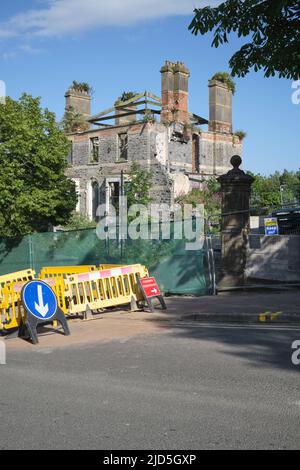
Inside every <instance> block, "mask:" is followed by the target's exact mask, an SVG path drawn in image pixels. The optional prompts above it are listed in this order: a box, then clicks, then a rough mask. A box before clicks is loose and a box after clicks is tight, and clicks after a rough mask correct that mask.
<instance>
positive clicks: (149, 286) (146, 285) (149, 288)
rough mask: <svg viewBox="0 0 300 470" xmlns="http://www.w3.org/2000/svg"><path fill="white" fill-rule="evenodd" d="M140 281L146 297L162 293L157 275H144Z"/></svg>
mask: <svg viewBox="0 0 300 470" xmlns="http://www.w3.org/2000/svg"><path fill="white" fill-rule="evenodd" d="M140 283H141V286H142V289H143V291H144V294H145V297H146V299H149V298H151V297H157V296H158V295H161V293H160V290H159V287H158V285H157V282H156V280H155V277H143V278H141V279H140Z"/></svg>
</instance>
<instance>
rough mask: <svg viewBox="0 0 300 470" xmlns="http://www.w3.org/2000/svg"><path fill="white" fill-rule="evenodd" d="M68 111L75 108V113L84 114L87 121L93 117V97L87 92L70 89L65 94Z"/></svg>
mask: <svg viewBox="0 0 300 470" xmlns="http://www.w3.org/2000/svg"><path fill="white" fill-rule="evenodd" d="M65 98H66V107H65V109H66V111H67V110H68V109H70V108H73V109H74V111H76V112H78V113H80V114H82V115H83V116H84V117H85V118H86V119H87V118H89V117H90V116H91V95H90V93H88V92H86V91H79V90H75V89H74V88H72V87H71V88H69V89H68V90H67V91H66V93H65Z"/></svg>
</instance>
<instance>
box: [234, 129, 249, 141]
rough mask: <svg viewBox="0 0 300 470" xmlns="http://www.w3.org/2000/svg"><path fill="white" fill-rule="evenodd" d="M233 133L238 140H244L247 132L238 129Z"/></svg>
mask: <svg viewBox="0 0 300 470" xmlns="http://www.w3.org/2000/svg"><path fill="white" fill-rule="evenodd" d="M233 135H236V136H237V137H238V138H239V139H240V140H244V139H245V137H247V132H245V131H242V130H238V131H235V132H234V134H233Z"/></svg>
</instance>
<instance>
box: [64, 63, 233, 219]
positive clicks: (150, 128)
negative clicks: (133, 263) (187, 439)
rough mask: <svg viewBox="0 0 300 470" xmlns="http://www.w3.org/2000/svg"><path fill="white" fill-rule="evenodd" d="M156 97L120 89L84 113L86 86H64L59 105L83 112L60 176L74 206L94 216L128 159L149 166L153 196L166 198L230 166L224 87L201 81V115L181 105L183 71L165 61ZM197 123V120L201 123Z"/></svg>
mask: <svg viewBox="0 0 300 470" xmlns="http://www.w3.org/2000/svg"><path fill="white" fill-rule="evenodd" d="M160 72H161V83H162V86H161V96H160V97H158V96H155V95H154V94H152V93H149V92H147V91H146V92H144V93H140V94H137V95H135V96H130V97H129V99H127V98H128V95H127V97H126V94H125V95H124V96H125V97H124V96H123V99H122V100H119V101H117V102H116V103H115V104H114V105H113V106H112V108H110V109H107V110H105V111H103V112H100V113H98V114H95V115H92V114H91V96H90V95H89V93H88V92H85V91H78V90H76V89H73V88H70V89H69V90H68V91H67V92H66V95H65V97H66V110H67V109H70V108H73V109H74V110H75V111H78V112H80V113H81V114H83V115H84V117H85V119H86V120H87V122H88V123H89V125H88V129H87V130H85V131H81V132H74V133H70V134H68V138H69V139H70V140H71V141H72V152H71V155H70V157H69V167H68V170H67V175H68V176H69V177H70V178H72V179H73V180H74V181H75V183H76V186H77V192H78V194H79V200H78V205H77V210H78V211H80V212H81V213H82V214H85V215H87V216H88V217H89V218H90V219H93V218H95V215H96V208H97V206H98V205H99V204H102V203H106V204H107V207H108V204H109V203H110V202H111V203H114V204H115V203H117V202H118V198H119V196H120V194H121V175H122V174H123V175H124V178H125V179H126V174H128V172H129V170H130V166H131V164H132V162H138V163H139V164H140V165H141V166H142V167H144V168H146V169H147V170H151V171H152V174H153V179H152V189H151V197H152V201H153V202H159V203H173V202H174V199H175V198H176V196H178V195H182V194H186V193H188V192H189V191H190V190H191V189H192V188H193V187H200V186H201V182H202V181H203V180H204V179H206V178H208V177H211V176H214V177H216V176H219V175H221V174H223V173H226V172H227V171H228V170H229V169H230V168H231V165H230V158H231V157H232V155H234V154H241V151H242V145H241V142H240V140H239V138H238V137H237V136H234V134H233V131H232V92H231V91H230V90H229V89H228V87H227V85H226V84H224V83H223V82H221V81H217V80H210V81H209V85H208V86H209V119H208V120H206V119H204V118H202V117H201V116H200V115H198V114H194V113H193V112H190V111H189V107H188V101H189V92H188V82H189V76H190V73H189V70H188V69H187V67H186V66H185V65H184V64H183V63H181V62H177V63H172V62H169V61H166V62H165V64H164V65H163V67H162V68H161V70H160ZM201 126H205V127H202V128H201Z"/></svg>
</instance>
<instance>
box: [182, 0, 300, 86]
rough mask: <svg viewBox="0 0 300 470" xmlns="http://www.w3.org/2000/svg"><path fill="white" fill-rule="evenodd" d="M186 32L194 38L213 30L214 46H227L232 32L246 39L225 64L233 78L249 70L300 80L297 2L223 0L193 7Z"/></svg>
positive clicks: (289, 0)
mask: <svg viewBox="0 0 300 470" xmlns="http://www.w3.org/2000/svg"><path fill="white" fill-rule="evenodd" d="M189 29H190V30H191V32H192V33H193V34H195V35H197V34H202V35H204V34H206V33H208V32H209V31H213V42H212V46H214V47H218V46H219V45H220V44H224V43H228V42H229V35H230V34H231V33H232V32H234V33H236V34H237V35H238V37H246V38H247V39H249V40H248V42H247V43H246V44H244V45H243V46H242V47H241V49H240V50H239V51H237V52H236V53H235V54H234V55H233V56H232V57H231V59H230V61H229V65H230V67H231V70H232V75H233V76H234V75H237V76H239V77H244V76H245V75H246V74H247V73H248V72H249V71H250V69H251V68H252V67H253V68H254V70H255V71H258V70H259V69H263V70H264V74H265V76H266V77H269V76H274V75H275V74H276V73H278V74H279V77H285V78H289V79H294V80H297V79H298V78H299V77H300V2H299V0H227V1H225V2H222V3H221V4H220V5H218V6H216V7H215V8H211V7H204V8H196V9H195V10H194V18H193V20H192V22H191V24H190V26H189Z"/></svg>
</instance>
